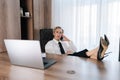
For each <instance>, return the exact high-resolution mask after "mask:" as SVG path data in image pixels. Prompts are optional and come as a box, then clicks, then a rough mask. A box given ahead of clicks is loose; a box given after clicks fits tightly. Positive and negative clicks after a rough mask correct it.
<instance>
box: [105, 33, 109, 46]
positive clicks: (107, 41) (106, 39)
mask: <svg viewBox="0 0 120 80" xmlns="http://www.w3.org/2000/svg"><path fill="white" fill-rule="evenodd" d="M104 39H105V41H106V43H107V45H109V44H110V42H109V40H108V38H107V36H106V35H105V34H104Z"/></svg>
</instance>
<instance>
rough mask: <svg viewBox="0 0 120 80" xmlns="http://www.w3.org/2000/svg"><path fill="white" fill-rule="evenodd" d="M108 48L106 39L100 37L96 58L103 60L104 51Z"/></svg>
mask: <svg viewBox="0 0 120 80" xmlns="http://www.w3.org/2000/svg"><path fill="white" fill-rule="evenodd" d="M107 48H108V43H107V42H106V40H104V39H103V38H102V37H101V38H100V45H99V50H98V53H97V59H98V60H99V61H101V60H103V59H104V58H105V51H106V50H107Z"/></svg>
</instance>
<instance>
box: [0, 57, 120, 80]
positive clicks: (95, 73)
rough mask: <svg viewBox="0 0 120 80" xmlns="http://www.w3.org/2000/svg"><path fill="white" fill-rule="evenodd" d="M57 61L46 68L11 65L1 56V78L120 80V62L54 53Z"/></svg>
mask: <svg viewBox="0 0 120 80" xmlns="http://www.w3.org/2000/svg"><path fill="white" fill-rule="evenodd" d="M49 57H50V58H54V59H56V60H57V63H56V64H54V65H52V66H51V67H49V68H48V69H45V70H40V69H33V68H27V67H21V66H14V65H11V64H10V62H9V58H8V56H7V55H2V56H0V64H1V65H0V80H120V77H119V75H120V63H119V62H118V63H117V62H116V63H112V62H109V61H103V62H100V61H97V60H93V59H89V58H80V57H75V56H66V55H63V56H60V55H54V56H53V55H52V56H49Z"/></svg>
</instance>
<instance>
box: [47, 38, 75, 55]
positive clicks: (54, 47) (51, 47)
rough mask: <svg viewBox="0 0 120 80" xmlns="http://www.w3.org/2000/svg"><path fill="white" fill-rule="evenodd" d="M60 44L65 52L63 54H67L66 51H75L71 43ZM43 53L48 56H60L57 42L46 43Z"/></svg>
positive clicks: (63, 42)
mask: <svg viewBox="0 0 120 80" xmlns="http://www.w3.org/2000/svg"><path fill="white" fill-rule="evenodd" d="M60 42H61V44H62V46H63V48H64V50H65V53H67V51H71V53H74V52H75V51H76V47H75V46H74V44H73V43H72V42H71V41H60ZM45 52H46V53H49V54H61V52H60V48H59V44H58V41H57V40H55V39H53V40H50V41H48V43H47V44H46V45H45Z"/></svg>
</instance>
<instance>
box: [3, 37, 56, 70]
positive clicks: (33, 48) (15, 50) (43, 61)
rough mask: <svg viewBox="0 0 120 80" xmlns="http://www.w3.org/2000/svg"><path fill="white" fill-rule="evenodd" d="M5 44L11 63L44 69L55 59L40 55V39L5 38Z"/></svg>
mask: <svg viewBox="0 0 120 80" xmlns="http://www.w3.org/2000/svg"><path fill="white" fill-rule="evenodd" d="M4 42H5V46H6V49H7V52H8V56H9V58H10V62H11V64H13V65H19V66H25V67H31V68H38V69H46V68H48V67H50V66H51V65H53V64H54V63H55V62H56V60H54V59H47V58H46V57H42V53H41V47H40V41H38V40H13V39H5V40H4Z"/></svg>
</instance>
